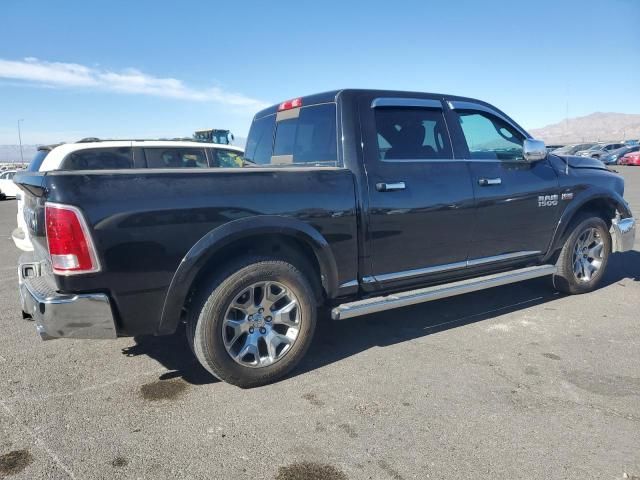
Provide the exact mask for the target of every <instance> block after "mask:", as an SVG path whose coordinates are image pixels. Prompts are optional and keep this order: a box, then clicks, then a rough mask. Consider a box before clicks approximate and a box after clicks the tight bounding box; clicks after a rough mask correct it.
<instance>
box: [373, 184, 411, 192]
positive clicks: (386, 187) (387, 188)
mask: <svg viewBox="0 0 640 480" xmlns="http://www.w3.org/2000/svg"><path fill="white" fill-rule="evenodd" d="M405 188H407V185H406V184H405V183H404V182H393V183H376V190H378V191H379V192H395V191H398V190H404V189H405Z"/></svg>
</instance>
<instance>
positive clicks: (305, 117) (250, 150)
mask: <svg viewBox="0 0 640 480" xmlns="http://www.w3.org/2000/svg"><path fill="white" fill-rule="evenodd" d="M245 159H246V160H247V161H248V162H249V163H254V164H258V165H265V164H270V165H292V166H310V165H315V166H335V165H337V163H338V154H337V142H336V105H335V103H326V104H321V105H310V106H307V107H301V108H299V109H293V110H287V111H284V112H280V113H278V114H272V115H269V116H266V117H263V118H260V119H257V120H255V121H254V123H253V125H252V127H251V130H250V132H249V137H248V139H247V148H246V151H245Z"/></svg>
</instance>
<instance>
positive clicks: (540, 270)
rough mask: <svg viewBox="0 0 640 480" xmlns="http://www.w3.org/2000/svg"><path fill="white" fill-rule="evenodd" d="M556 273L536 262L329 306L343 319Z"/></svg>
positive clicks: (336, 317) (551, 266)
mask: <svg viewBox="0 0 640 480" xmlns="http://www.w3.org/2000/svg"><path fill="white" fill-rule="evenodd" d="M554 273H556V266H555V265H540V266H537V267H527V268H521V269H519V270H510V271H508V272H502V273H495V274H493V275H487V276H485V277H476V278H470V279H467V280H461V281H459V282H452V283H445V284H443V285H435V286H433V287H427V288H420V289H418V290H409V291H406V292H400V293H394V294H392V295H387V296H384V297H374V298H367V299H365V300H358V301H356V302H351V303H343V304H342V305H338V306H337V307H335V308H334V309H332V310H331V317H332V318H333V319H334V320H346V319H347V318H352V317H357V316H359V315H367V314H369V313H375V312H382V311H384V310H391V309H392V308H399V307H407V306H409V305H415V304H417V303H423V302H430V301H431V300H438V299H440V298H447V297H453V296H455V295H462V294H464V293H470V292H476V291H478V290H484V289H486V288H492V287H499V286H500V285H507V284H509V283H516V282H521V281H523V280H529V279H531V278H537V277H544V276H546V275H553V274H554Z"/></svg>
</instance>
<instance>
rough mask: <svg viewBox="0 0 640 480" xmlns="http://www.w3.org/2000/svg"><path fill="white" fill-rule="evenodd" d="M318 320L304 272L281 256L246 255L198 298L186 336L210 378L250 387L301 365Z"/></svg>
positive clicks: (216, 278) (311, 290) (189, 318)
mask: <svg viewBox="0 0 640 480" xmlns="http://www.w3.org/2000/svg"><path fill="white" fill-rule="evenodd" d="M261 292H262V294H261ZM261 295H262V296H261ZM252 297H253V299H254V300H255V301H252V300H251V298H252ZM278 297H280V298H279V299H278V300H277V301H275V299H276V298H278ZM260 298H261V300H258V299H260ZM272 301H273V305H271V302H272ZM293 304H295V306H293V307H291V305H293ZM259 308H262V309H263V310H264V311H258V309H259ZM287 310H288V311H287ZM269 313H272V315H269ZM249 315H251V316H249ZM316 317H317V313H316V301H315V296H314V293H313V289H312V287H311V284H310V283H309V280H308V279H307V277H306V276H305V274H304V273H303V271H301V270H300V269H299V268H298V267H296V266H295V265H293V264H292V263H290V261H288V260H285V259H282V258H275V257H264V256H252V257H245V258H241V259H239V260H237V261H235V262H232V263H231V264H229V265H228V266H227V268H224V269H223V271H221V272H220V274H219V275H217V276H216V277H214V278H213V279H212V280H211V281H210V282H209V283H208V286H207V287H205V288H203V289H202V290H201V291H200V293H199V294H198V295H196V297H195V298H194V301H193V303H192V307H191V308H190V314H189V317H188V319H187V338H188V339H189V343H190V344H191V347H192V350H193V352H194V354H195V356H196V357H197V359H198V361H199V362H200V363H201V364H202V366H203V367H204V368H205V369H207V370H208V371H209V372H211V374H213V375H214V376H215V377H217V378H219V379H220V380H223V381H225V382H228V383H231V384H233V385H237V386H239V387H242V388H251V387H257V386H261V385H265V384H268V383H271V382H273V381H275V380H277V379H279V378H281V377H283V376H285V375H286V374H287V373H289V372H290V371H291V370H292V369H293V368H294V367H295V366H296V365H297V364H298V363H299V362H300V360H301V359H302V358H303V357H304V355H305V353H306V352H307V350H308V348H309V346H310V344H311V341H312V339H313V334H314V332H315V328H316ZM249 318H251V319H252V320H251V321H249ZM287 342H290V344H287ZM243 352H246V353H245V354H244V355H242V353H243ZM234 357H235V359H234Z"/></svg>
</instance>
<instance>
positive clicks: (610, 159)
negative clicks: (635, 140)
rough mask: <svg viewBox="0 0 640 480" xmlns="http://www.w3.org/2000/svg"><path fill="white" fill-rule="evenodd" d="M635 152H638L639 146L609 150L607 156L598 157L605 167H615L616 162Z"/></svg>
mask: <svg viewBox="0 0 640 480" xmlns="http://www.w3.org/2000/svg"><path fill="white" fill-rule="evenodd" d="M637 151H640V145H626V146H624V147H621V148H617V149H615V150H611V151H610V152H609V153H608V154H606V155H603V156H602V157H600V160H602V161H603V162H604V164H605V165H615V164H616V163H618V160H619V159H620V158H622V157H623V156H625V155H626V154H627V153H633V152H637Z"/></svg>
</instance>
